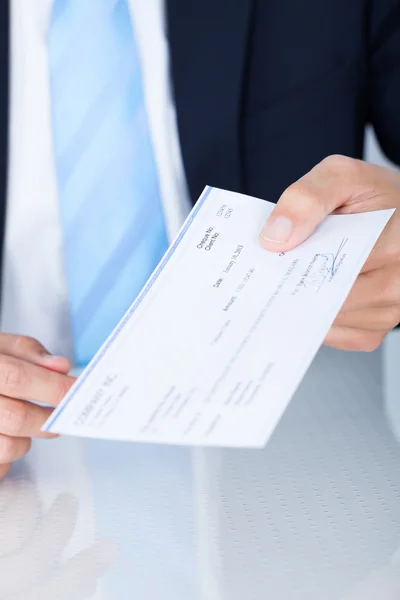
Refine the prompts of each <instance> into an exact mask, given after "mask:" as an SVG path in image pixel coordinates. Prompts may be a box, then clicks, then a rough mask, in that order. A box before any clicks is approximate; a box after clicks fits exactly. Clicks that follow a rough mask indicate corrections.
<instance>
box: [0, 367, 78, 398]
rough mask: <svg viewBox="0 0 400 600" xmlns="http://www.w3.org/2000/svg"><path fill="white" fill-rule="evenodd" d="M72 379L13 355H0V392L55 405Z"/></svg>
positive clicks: (67, 388)
mask: <svg viewBox="0 0 400 600" xmlns="http://www.w3.org/2000/svg"><path fill="white" fill-rule="evenodd" d="M73 382H74V379H73V378H72V377H69V376H67V375H63V374H61V373H55V372H53V371H50V370H48V369H44V368H43V367H40V366H37V365H33V364H31V363H28V362H25V361H24V360H20V359H17V358H14V357H10V356H5V355H0V394H1V395H3V396H7V397H9V398H18V399H21V400H32V401H34V402H40V403H42V404H47V405H50V406H57V404H59V402H60V401H61V400H62V399H63V397H64V396H65V394H66V393H67V392H68V390H69V389H70V387H71V386H72V384H73Z"/></svg>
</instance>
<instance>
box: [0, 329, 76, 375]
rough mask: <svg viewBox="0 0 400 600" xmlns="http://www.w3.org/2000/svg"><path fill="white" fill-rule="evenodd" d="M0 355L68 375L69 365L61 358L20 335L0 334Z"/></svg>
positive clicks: (67, 361) (36, 342)
mask: <svg viewBox="0 0 400 600" xmlns="http://www.w3.org/2000/svg"><path fill="white" fill-rule="evenodd" d="M0 354H6V355H7V356H14V357H15V358H20V359H22V360H24V361H26V362H30V363H33V364H36V365H39V366H43V367H45V368H46V369H51V370H53V371H57V372H59V373H65V374H66V373H68V372H69V371H70V369H71V363H70V362H69V360H68V359H66V358H64V357H62V356H53V355H52V354H50V353H49V352H48V351H47V350H46V348H45V347H44V346H42V344H41V343H40V342H38V341H37V340H35V339H33V338H31V337H26V336H20V335H8V334H4V333H2V334H0Z"/></svg>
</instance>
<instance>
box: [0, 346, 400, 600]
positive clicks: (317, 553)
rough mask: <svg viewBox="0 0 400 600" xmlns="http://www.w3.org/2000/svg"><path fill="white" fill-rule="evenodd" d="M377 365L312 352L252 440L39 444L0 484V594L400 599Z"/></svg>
mask: <svg viewBox="0 0 400 600" xmlns="http://www.w3.org/2000/svg"><path fill="white" fill-rule="evenodd" d="M383 371H384V369H383V352H382V351H378V352H375V353H373V354H366V355H360V354H344V353H340V352H335V351H332V350H329V349H323V350H322V351H321V352H320V353H319V355H318V356H317V358H316V360H315V363H314V364H313V366H312V368H311V370H310V372H309V374H308V376H307V377H306V379H305V381H304V382H303V384H302V386H301V388H300V389H299V391H298V393H297V394H296V396H295V398H294V400H293V401H292V403H291V405H290V406H289V408H288V410H287V412H286V413H285V415H284V417H283V419H282V421H281V422H280V424H279V426H278V428H277V430H276V431H275V433H274V435H273V436H272V438H271V440H270V442H269V443H268V444H267V446H266V448H265V449H264V450H262V451H250V450H249V451H242V450H216V449H214V450H213V449H201V448H197V449H189V448H175V447H163V446H151V445H136V444H122V443H111V442H102V441H94V440H91V441H85V440H75V439H71V438H64V439H61V440H56V442H53V441H51V442H48V441H40V442H39V443H35V444H34V448H33V452H32V453H31V454H30V456H29V457H28V458H27V459H26V460H24V461H22V462H21V463H20V464H18V465H17V466H16V467H15V468H14V469H13V471H12V475H11V477H10V478H8V479H6V480H5V481H4V482H3V483H0V515H1V520H0V529H1V531H0V556H1V562H0V600H2V599H3V598H4V599H7V600H8V599H12V600H22V598H23V599H24V600H31V599H32V598H35V600H36V599H37V600H39V599H40V600H46V598H47V597H49V598H50V597H51V598H52V600H57V599H58V598H61V599H64V598H68V599H71V600H72V599H73V600H75V598H76V599H79V598H81V597H82V598H95V599H96V600H116V599H117V600H128V599H129V600H131V599H132V598H135V597H138V598H141V599H144V600H243V598H245V599H246V600H265V598H271V599H272V600H320V599H321V598H324V600H361V599H362V600H375V599H379V600H393V598H396V599H397V598H399V597H400V551H399V549H400V444H399V440H398V439H397V437H396V431H397V429H396V427H395V426H394V424H393V418H392V415H394V414H395V413H396V410H394V409H395V408H396V406H395V405H396V400H395V395H393V394H392V396H391V397H390V403H389V404H390V407H388V402H387V398H389V396H387V395H386V396H385V397H384V394H383V390H384V387H383ZM385 398H386V399H385ZM265 401H266V402H268V398H266V399H265ZM399 414H400V411H399ZM399 439H400V438H399ZM1 586H3V587H1ZM46 594H47V595H46Z"/></svg>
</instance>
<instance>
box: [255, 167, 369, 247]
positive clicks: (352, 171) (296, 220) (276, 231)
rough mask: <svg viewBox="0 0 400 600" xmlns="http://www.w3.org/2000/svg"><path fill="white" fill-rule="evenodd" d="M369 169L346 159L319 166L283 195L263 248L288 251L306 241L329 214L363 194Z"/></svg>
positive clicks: (263, 236) (267, 228) (266, 229)
mask: <svg viewBox="0 0 400 600" xmlns="http://www.w3.org/2000/svg"><path fill="white" fill-rule="evenodd" d="M365 166H366V165H365V163H363V162H362V161H359V160H354V159H351V158H347V157H345V156H330V157H329V158H326V159H325V160H323V161H322V162H321V163H319V164H318V165H317V166H316V167H314V168H313V169H312V170H311V171H310V172H309V173H307V175H305V176H304V177H302V178H301V179H299V180H298V181H297V182H296V183H294V184H292V185H291V186H290V187H288V188H287V190H286V191H285V192H284V193H283V194H282V196H281V198H280V199H279V202H278V204H277V205H276V208H275V209H274V210H273V212H272V213H271V215H270V217H269V218H268V220H267V222H266V223H265V225H264V227H263V229H262V231H261V234H260V242H261V245H262V246H263V247H264V248H265V249H266V250H270V251H272V252H285V251H287V250H291V249H292V248H295V247H296V246H298V245H299V244H301V243H302V242H304V241H305V240H306V239H307V238H308V237H309V236H310V235H311V234H312V233H313V232H314V231H315V229H316V228H317V226H318V225H319V224H320V223H321V222H322V221H323V220H324V218H325V217H326V216H327V215H329V214H330V213H331V212H333V211H334V210H335V209H337V208H339V207H340V206H342V205H343V204H345V203H346V202H348V201H349V200H351V199H352V198H353V197H354V196H355V195H359V194H360V191H361V187H362V185H363V184H364V187H365V183H366V175H367V173H365V171H364V169H365ZM364 191H365V189H364V188H363V189H362V192H364Z"/></svg>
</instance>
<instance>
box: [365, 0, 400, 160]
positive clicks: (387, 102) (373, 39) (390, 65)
mask: <svg viewBox="0 0 400 600" xmlns="http://www.w3.org/2000/svg"><path fill="white" fill-rule="evenodd" d="M368 57H369V60H368V94H367V98H368V100H367V103H368V105H367V118H368V121H369V122H370V123H371V124H372V126H373V127H374V129H375V133H376V135H377V138H378V140H379V143H380V145H381V147H382V150H383V152H384V153H385V154H386V156H387V157H388V158H389V159H390V160H391V161H393V162H394V163H396V164H398V165H400V0H370V4H369V18H368Z"/></svg>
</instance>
